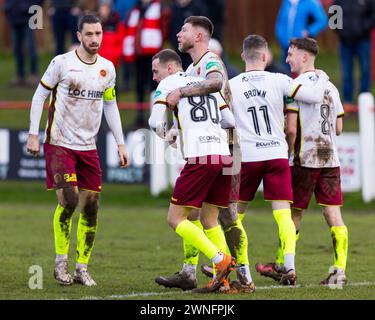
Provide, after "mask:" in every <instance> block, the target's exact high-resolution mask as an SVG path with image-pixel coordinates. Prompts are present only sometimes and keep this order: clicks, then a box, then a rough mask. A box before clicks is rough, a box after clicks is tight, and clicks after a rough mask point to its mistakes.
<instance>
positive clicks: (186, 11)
mask: <svg viewBox="0 0 375 320" xmlns="http://www.w3.org/2000/svg"><path fill="white" fill-rule="evenodd" d="M205 15H206V7H205V6H204V5H203V4H202V2H201V1H199V0H175V1H174V4H173V6H172V18H171V28H170V32H169V41H170V42H171V44H172V46H173V48H174V50H175V51H176V52H177V53H178V54H179V56H180V57H181V60H182V68H183V69H184V70H186V68H187V67H188V66H189V65H190V64H191V62H192V60H191V58H190V55H189V54H188V53H182V52H180V50H178V42H177V37H176V34H177V33H179V32H180V30H181V27H182V26H183V25H184V21H185V19H186V18H187V17H190V16H205Z"/></svg>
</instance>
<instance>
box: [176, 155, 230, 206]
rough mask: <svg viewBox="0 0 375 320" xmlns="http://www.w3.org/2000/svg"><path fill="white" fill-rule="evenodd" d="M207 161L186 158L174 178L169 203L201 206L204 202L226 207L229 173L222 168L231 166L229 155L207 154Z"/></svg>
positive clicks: (227, 202)
mask: <svg viewBox="0 0 375 320" xmlns="http://www.w3.org/2000/svg"><path fill="white" fill-rule="evenodd" d="M202 158H207V161H198V158H197V161H194V162H195V163H192V162H193V161H190V160H191V159H189V160H188V163H186V164H185V166H184V168H183V169H182V171H181V174H180V176H179V177H178V178H177V180H176V185H175V187H174V190H173V194H172V199H171V203H173V204H175V205H179V206H184V207H194V208H201V207H202V203H203V202H206V203H209V204H212V205H215V206H218V207H228V205H229V194H230V190H231V177H232V176H231V175H226V174H225V171H224V173H223V169H224V168H227V167H228V166H231V157H230V156H217V155H214V156H207V157H201V158H199V159H200V160H201V159H202Z"/></svg>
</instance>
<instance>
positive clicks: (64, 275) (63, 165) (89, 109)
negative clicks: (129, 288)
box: [27, 14, 128, 286]
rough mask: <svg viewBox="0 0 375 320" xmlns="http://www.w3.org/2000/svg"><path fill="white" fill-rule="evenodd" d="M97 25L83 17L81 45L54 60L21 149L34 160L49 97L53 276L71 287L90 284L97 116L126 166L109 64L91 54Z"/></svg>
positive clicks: (34, 102)
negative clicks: (71, 263) (72, 261)
mask: <svg viewBox="0 0 375 320" xmlns="http://www.w3.org/2000/svg"><path fill="white" fill-rule="evenodd" d="M102 34H103V31H102V25H101V22H100V19H99V17H97V16H96V15H90V14H88V15H84V16H82V17H81V18H80V21H79V24H78V32H77V36H78V39H79V40H80V42H81V44H80V46H79V48H77V50H75V51H71V52H68V53H65V54H62V55H59V56H56V57H55V58H54V59H53V60H52V61H51V63H50V65H49V67H48V69H47V71H46V72H45V74H44V75H43V77H42V79H41V81H40V84H39V86H38V88H37V90H36V92H35V94H34V97H33V100H32V104H31V112H30V129H29V137H28V140H27V150H28V152H30V153H32V154H33V155H35V156H38V155H39V151H40V146H39V139H38V134H39V123H40V118H41V115H42V112H43V104H44V101H45V99H46V98H47V96H48V95H49V94H50V104H49V109H48V122H47V128H46V131H45V137H44V155H45V159H46V172H47V189H55V190H56V195H57V200H58V205H57V208H56V211H55V215H54V235H55V250H56V260H55V271H54V277H55V279H56V280H57V282H58V283H59V284H62V285H71V284H72V283H73V282H77V283H81V284H83V285H86V286H93V285H96V283H95V281H94V280H93V279H92V277H91V275H90V274H89V273H88V271H87V265H88V262H89V259H90V255H91V252H92V248H93V245H94V240H95V235H96V230H97V213H98V205H99V193H100V191H101V175H102V172H101V169H100V163H99V157H98V153H97V150H96V144H95V137H96V135H97V133H98V130H99V126H100V122H101V119H102V113H103V109H104V114H105V117H106V120H107V123H108V125H109V128H110V129H111V131H112V133H113V135H114V137H115V140H116V142H117V144H118V154H119V158H120V165H121V167H126V166H127V165H128V155H127V153H126V150H125V145H124V137H123V132H122V126H121V120H120V115H119V111H118V108H117V103H116V95H115V90H114V86H115V78H116V74H115V69H114V66H113V64H112V63H111V62H110V61H108V60H106V59H104V58H102V57H100V56H99V55H98V54H97V53H98V51H99V48H100V45H101V42H102ZM78 203H79V205H80V212H81V214H80V218H79V221H78V228H77V256H76V269H75V272H74V276H73V277H72V276H71V275H70V273H69V271H68V251H69V241H70V230H71V226H72V215H73V212H74V210H75V209H76V207H77V205H78Z"/></svg>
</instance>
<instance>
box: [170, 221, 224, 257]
mask: <svg viewBox="0 0 375 320" xmlns="http://www.w3.org/2000/svg"><path fill="white" fill-rule="evenodd" d="M176 233H177V234H178V235H179V236H181V237H182V238H183V239H184V240H185V241H186V242H189V243H191V244H192V245H194V246H195V247H196V248H198V249H199V251H202V252H203V253H204V254H205V255H206V256H207V257H208V258H209V259H210V260H212V259H213V257H214V256H215V255H216V254H217V253H218V252H219V251H220V250H219V249H218V248H217V247H216V246H215V245H214V244H213V243H212V242H211V241H210V240H209V239H208V238H207V236H206V235H205V234H204V232H203V230H201V229H199V228H198V227H197V226H196V225H194V224H193V223H191V222H190V221H189V220H187V219H185V220H183V221H182V222H180V223H179V225H178V226H177V228H176Z"/></svg>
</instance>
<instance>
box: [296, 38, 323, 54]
mask: <svg viewBox="0 0 375 320" xmlns="http://www.w3.org/2000/svg"><path fill="white" fill-rule="evenodd" d="M289 46H295V47H296V48H297V49H300V50H305V51H307V52H309V53H311V54H312V55H314V56H317V55H318V53H319V46H318V42H317V41H316V40H315V39H313V38H294V39H292V40H290V41H289Z"/></svg>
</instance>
